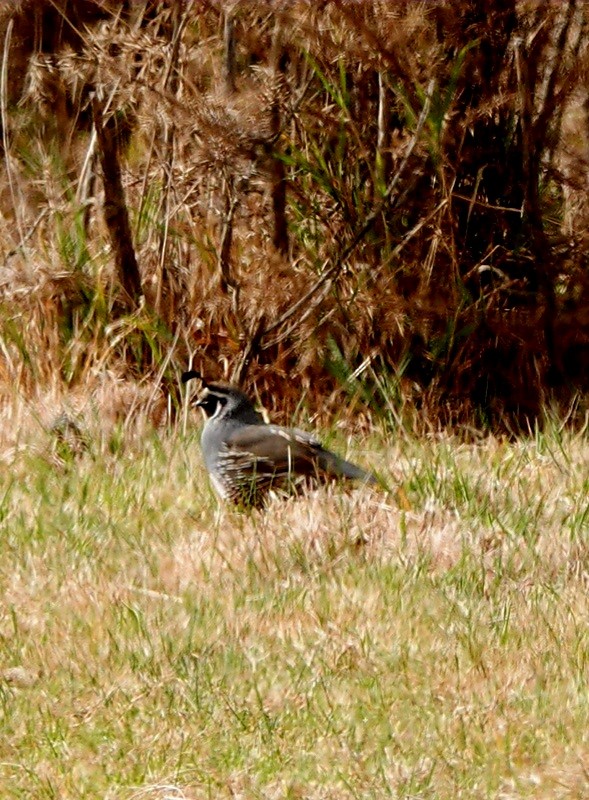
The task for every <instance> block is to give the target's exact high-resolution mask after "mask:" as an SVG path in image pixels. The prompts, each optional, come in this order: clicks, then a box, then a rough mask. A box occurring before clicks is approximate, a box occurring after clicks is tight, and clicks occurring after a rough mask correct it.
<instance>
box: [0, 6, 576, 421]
mask: <svg viewBox="0 0 589 800" xmlns="http://www.w3.org/2000/svg"><path fill="white" fill-rule="evenodd" d="M586 26H587V19H586V8H585V4H584V3H583V2H579V0H569V1H568V2H563V3H549V2H524V1H522V2H520V1H519V0H517V1H516V0H492V1H491V2H488V3H485V4H484V6H483V5H482V4H480V3H477V2H475V1H474V0H472V2H471V1H470V0H469V1H467V2H462V3H456V2H452V0H438V2H432V3H416V2H413V1H411V2H402V1H401V0H394V1H389V2H377V1H376V0H374V2H372V1H371V2H362V3H347V2H328V3H307V2H301V3H299V2H291V3H284V4H280V3H279V4H268V3H260V2H254V1H253V0H248V1H247V2H245V1H241V0H240V2H234V3H221V4H215V3H212V2H179V3H165V2H147V0H146V2H117V3H112V2H107V0H81V1H80V2H75V3H74V2H68V1H67V0H45V1H43V0H21V1H20V2H11V3H9V4H8V5H5V6H4V9H3V11H2V13H1V15H0V36H1V38H2V42H3V73H2V74H3V82H2V155H3V172H2V178H1V181H2V183H1V186H0V214H1V216H0V224H1V226H2V247H3V250H4V253H3V262H4V268H3V270H2V273H3V274H2V284H1V291H2V298H1V300H2V307H1V316H2V320H1V322H2V325H1V330H2V343H3V346H2V355H1V366H2V372H3V375H4V381H5V382H7V383H8V384H10V385H13V384H14V383H17V384H18V385H20V386H21V387H22V388H23V390H24V391H26V392H29V393H31V392H35V391H38V390H40V389H41V390H44V391H45V390H46V387H47V386H52V387H54V389H55V390H56V391H62V390H64V389H67V390H68V391H70V390H73V389H74V390H75V389H77V388H79V387H84V388H85V389H86V390H88V389H90V390H93V387H96V386H97V385H98V384H101V383H102V382H104V380H105V377H104V376H105V374H106V372H107V371H108V374H109V375H110V377H111V379H112V380H113V381H114V382H115V383H120V382H122V381H127V380H129V381H131V383H134V382H135V380H136V379H137V378H141V379H143V380H148V381H149V382H150V385H153V386H154V387H155V399H156V400H157V402H156V405H157V403H158V402H159V403H160V404H162V403H163V404H165V402H166V401H167V398H168V397H169V396H170V392H171V393H172V396H174V393H175V392H176V386H177V373H178V369H179V368H180V367H182V366H184V365H185V364H186V363H187V361H188V360H189V359H190V358H192V359H193V361H194V365H195V366H196V367H197V368H200V369H202V370H203V371H204V372H206V374H208V375H212V376H213V377H220V376H223V377H227V378H232V379H234V380H238V381H240V382H242V383H243V384H244V385H245V386H246V388H252V387H255V388H256V390H257V392H258V393H259V394H260V397H261V398H262V399H263V400H264V401H265V404H266V405H268V406H269V407H270V408H272V409H274V407H275V406H276V405H277V406H278V408H276V409H274V410H276V411H277V412H278V413H282V414H284V415H285V416H286V417H288V416H290V415H291V414H292V412H293V411H294V410H295V408H296V407H297V404H298V402H299V401H300V398H301V394H302V395H303V397H304V402H305V403H306V404H307V406H308V407H309V408H310V409H311V410H316V409H317V408H319V407H321V408H327V409H328V408H329V403H328V401H329V398H332V399H333V400H337V402H338V403H341V400H342V397H343V396H346V395H347V397H348V401H351V400H352V399H353V398H356V399H357V400H359V401H361V403H362V404H363V407H364V408H366V407H367V408H369V409H371V410H372V412H378V413H382V412H383V409H384V413H385V414H386V415H388V416H389V418H390V420H391V421H393V422H394V420H395V419H396V418H398V414H399V411H400V410H401V409H402V408H405V409H407V408H410V409H417V411H418V412H419V415H418V416H419V419H422V420H423V419H427V420H429V421H430V422H432V421H433V422H434V423H435V422H436V421H439V422H441V423H442V424H466V423H468V424H469V425H472V424H474V425H476V426H477V427H484V428H491V429H499V428H502V429H505V428H508V429H509V430H517V429H520V428H522V427H524V428H527V427H528V426H529V425H530V424H533V422H534V421H535V420H537V419H538V418H539V416H540V415H541V411H542V409H543V407H545V406H546V405H547V404H556V405H557V406H559V407H560V408H561V409H568V408H569V406H570V403H571V401H572V399H573V398H575V397H577V396H578V395H579V394H581V395H582V394H583V392H584V390H585V389H586V375H587V374H588V371H587V366H588V363H587V342H588V327H587V314H586V306H587V303H586V295H587V270H586V231H587V203H586V199H585V194H586V191H585V189H586V178H587V148H588V136H587V92H586V85H587V80H586V77H587V63H588V62H587V36H586V33H587V27H586ZM342 393H345V395H344V394H342ZM277 398H278V399H277ZM154 402H155V401H154ZM351 405H352V408H353V410H357V408H358V406H357V404H356V403H353V402H352V403H351Z"/></svg>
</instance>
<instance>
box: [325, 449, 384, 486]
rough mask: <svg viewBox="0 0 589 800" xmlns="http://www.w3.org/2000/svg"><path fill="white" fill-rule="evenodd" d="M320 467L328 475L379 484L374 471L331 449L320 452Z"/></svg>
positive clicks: (373, 484)
mask: <svg viewBox="0 0 589 800" xmlns="http://www.w3.org/2000/svg"><path fill="white" fill-rule="evenodd" d="M318 464H319V467H320V468H321V469H322V470H323V471H324V472H326V473H327V474H328V475H333V476H335V477H337V478H349V479H350V480H354V481H361V482H362V483H367V484H370V485H371V486H375V485H377V484H378V481H377V479H376V478H375V477H374V475H372V473H370V472H367V471H366V470H365V469H362V467H359V466H358V465H357V464H352V462H351V461H346V460H345V459H344V458H340V457H339V456H336V454H335V453H332V452H331V451H330V450H325V449H323V450H322V452H321V453H320V454H319V459H318Z"/></svg>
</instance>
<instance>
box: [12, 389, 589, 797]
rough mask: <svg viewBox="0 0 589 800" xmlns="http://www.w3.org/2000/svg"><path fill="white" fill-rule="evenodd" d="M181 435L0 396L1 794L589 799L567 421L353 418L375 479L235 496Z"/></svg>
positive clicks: (582, 536) (587, 714)
mask: <svg viewBox="0 0 589 800" xmlns="http://www.w3.org/2000/svg"><path fill="white" fill-rule="evenodd" d="M25 420H26V422H25ZM181 428H182V426H181V425H180V426H179V429H178V430H176V431H159V432H155V431H149V429H148V428H146V427H143V428H142V427H141V426H133V425H130V424H128V425H123V426H121V427H120V428H119V429H118V430H117V429H112V428H111V429H110V430H108V431H106V432H105V428H104V427H101V426H99V425H96V426H95V428H94V429H92V426H90V429H89V431H88V448H87V450H86V451H85V452H83V453H82V454H81V455H79V456H75V457H71V458H70V457H69V456H68V454H67V453H65V454H64V453H63V452H61V453H59V452H57V451H56V448H55V446H54V445H53V444H52V437H51V435H50V434H49V433H48V432H47V430H46V429H44V428H43V426H42V425H41V423H40V422H35V418H34V416H31V415H30V413H29V411H28V410H27V409H26V408H23V407H22V405H18V403H15V404H13V406H12V407H11V408H10V409H9V410H5V413H4V418H3V428H2V434H3V444H2V449H1V451H0V455H1V457H2V461H3V464H4V469H3V470H2V475H1V478H0V482H1V483H0V518H1V520H2V531H1V535H0V581H1V592H2V598H3V602H2V606H1V609H0V659H1V663H0V669H1V671H0V701H1V713H2V732H3V735H2V737H1V740H0V741H1V744H0V795H1V796H2V797H3V798H7V800H8V799H9V798H19V800H20V799H21V798H35V799H36V800H45V799H47V800H48V799H49V798H60V800H62V799H63V800H65V799H66V798H68V799H69V798H72V800H73V799H74V798H76V800H77V799H78V798H109V800H114V798H117V800H118V799H119V798H125V799H128V800H131V798H135V799H137V798H154V799H155V798H158V800H163V799H164V798H170V799H171V798H174V799H175V800H176V799H177V798H190V799H191V800H200V798H219V797H220V798H224V797H226V798H338V799H339V798H360V797H361V798H371V797H373V798H381V797H394V798H448V799H450V798H473V799H474V798H477V799H478V798H487V797H488V798H496V797H500V798H519V797H530V798H557V797H563V798H564V797H567V798H574V797H578V798H582V797H586V796H587V790H588V784H589V777H588V774H587V758H586V756H587V750H588V738H589V733H588V731H589V699H588V694H587V669H588V661H589V627H588V626H587V611H588V603H587V575H588V572H587V569H588V553H587V550H588V544H587V541H588V537H587V518H588V514H589V477H588V475H589V470H588V469H587V465H588V462H589V446H588V444H587V441H586V439H585V437H583V436H581V435H579V434H576V435H572V434H569V433H566V432H562V431H559V429H558V428H557V427H556V426H552V428H551V429H550V432H548V433H544V434H541V435H537V436H530V437H529V438H528V439H527V440H522V441H519V442H517V443H515V444H512V443H509V442H503V441H499V440H496V439H492V438H488V439H485V440H481V441H480V442H478V443H476V444H468V445H466V444H461V443H460V442H458V441H457V440H454V439H451V438H448V437H441V436H432V437H429V438H422V439H420V440H418V439H416V438H414V437H411V436H409V435H408V434H403V433H398V434H396V435H395V436H392V435H391V434H388V435H385V434H383V435H382V436H378V435H373V436H372V437H371V438H370V440H367V439H363V438H362V437H361V436H359V435H357V434H356V435H355V436H354V437H350V442H351V445H350V448H349V455H350V456H352V457H354V458H355V459H356V460H358V461H359V462H360V463H363V464H365V465H367V466H372V467H375V468H376V469H378V470H380V471H381V472H382V474H383V476H385V477H386V478H387V479H389V480H390V483H391V485H392V487H393V490H392V491H391V493H390V494H386V493H384V492H380V491H372V490H368V489H355V490H352V491H349V492H344V491H343V490H342V489H341V488H339V487H330V488H327V489H322V490H319V491H318V492H317V493H315V494H312V495H311V496H310V497H308V498H306V499H303V500H289V501H286V502H279V501H276V502H274V503H272V504H271V505H270V507H269V508H268V510H267V511H266V512H265V513H257V512H256V513H255V514H253V515H251V516H248V515H238V514H236V513H234V512H231V511H229V510H227V509H224V508H219V506H218V505H217V503H216V501H215V499H214V497H213V496H212V495H211V492H210V490H209V488H208V485H207V480H206V476H205V474H204V472H203V468H202V465H201V461H200V453H199V448H198V431H197V424H196V420H194V421H191V422H190V424H189V425H188V426H187V428H186V429H185V430H182V429H181ZM334 440H335V441H336V442H337V445H338V447H339V449H340V450H342V451H345V450H346V445H347V443H348V441H347V439H346V437H345V436H344V435H343V432H342V431H341V430H339V431H338V432H337V433H334Z"/></svg>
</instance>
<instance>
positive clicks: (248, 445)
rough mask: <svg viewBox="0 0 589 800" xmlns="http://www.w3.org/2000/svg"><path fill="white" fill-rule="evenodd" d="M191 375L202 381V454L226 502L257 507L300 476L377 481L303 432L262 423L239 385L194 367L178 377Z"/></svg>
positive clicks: (190, 376) (213, 482)
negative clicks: (275, 489)
mask: <svg viewBox="0 0 589 800" xmlns="http://www.w3.org/2000/svg"><path fill="white" fill-rule="evenodd" d="M191 378H200V379H201V381H202V382H203V384H204V392H203V394H202V395H201V396H200V397H199V399H198V400H197V401H196V402H195V405H196V406H198V407H200V408H201V409H202V410H203V411H204V414H205V417H206V421H205V425H204V428H203V431H202V436H201V446H202V452H203V457H204V462H205V466H206V468H207V470H208V473H209V477H210V480H211V483H212V485H213V487H214V489H215V491H216V492H217V493H218V494H219V495H220V496H221V498H223V499H224V500H230V501H233V502H234V503H237V504H240V505H243V506H259V505H260V504H262V503H263V501H264V499H265V496H266V495H267V492H268V490H269V489H270V488H271V487H276V486H284V484H285V483H286V484H288V483H289V480H290V481H293V480H294V479H295V478H297V477H298V476H308V477H311V478H313V477H316V478H318V479H323V480H325V479H329V478H348V479H355V480H359V481H363V482H364V483H369V484H376V483H377V480H376V478H375V477H374V475H371V474H370V473H369V472H365V471H364V470H363V469H361V468H360V467H357V466H356V465H355V464H351V463H350V462H349V461H345V460H344V459H343V458H340V457H339V456H337V455H335V453H332V452H331V451H330V450H327V449H325V448H324V447H323V446H322V445H321V443H320V442H319V441H318V440H317V439H316V438H315V437H314V436H311V435H310V434H308V433H305V431H302V430H299V429H298V428H283V427H280V426H279V425H268V424H266V423H265V422H264V419H263V418H262V415H261V414H259V413H258V412H257V411H256V409H255V408H254V405H253V403H252V402H251V400H250V399H249V397H248V396H247V395H246V394H244V393H243V392H242V391H241V390H240V389H237V388H235V387H233V386H227V385H224V384H220V383H207V382H206V381H204V380H203V378H202V376H201V375H200V373H198V372H195V371H194V370H190V371H189V372H184V373H183V375H182V381H183V382H184V383H185V382H186V381H188V380H190V379H191Z"/></svg>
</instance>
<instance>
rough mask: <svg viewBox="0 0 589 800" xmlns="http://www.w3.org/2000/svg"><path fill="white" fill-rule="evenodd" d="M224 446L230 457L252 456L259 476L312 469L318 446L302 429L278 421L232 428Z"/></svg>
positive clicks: (319, 449) (303, 471)
mask: <svg viewBox="0 0 589 800" xmlns="http://www.w3.org/2000/svg"><path fill="white" fill-rule="evenodd" d="M225 446H226V448H227V450H228V451H230V452H231V454H232V456H233V458H234V459H240V458H244V459H247V460H248V461H249V460H251V459H253V460H255V465H256V472H257V473H258V475H259V476H260V477H262V476H263V475H285V474H288V473H298V474H307V473H313V472H314V471H315V469H316V465H317V455H318V453H319V452H320V451H321V449H322V448H321V444H320V443H319V442H318V441H317V439H315V438H314V437H313V436H311V435H310V434H308V433H305V431H301V430H298V429H296V428H281V427H280V426H279V425H246V426H245V427H242V428H239V429H237V430H236V431H234V432H233V433H232V434H231V435H230V436H229V437H228V438H227V439H226V441H225Z"/></svg>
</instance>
